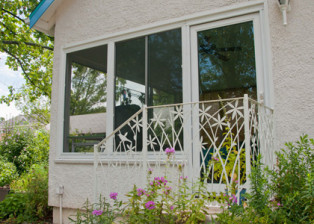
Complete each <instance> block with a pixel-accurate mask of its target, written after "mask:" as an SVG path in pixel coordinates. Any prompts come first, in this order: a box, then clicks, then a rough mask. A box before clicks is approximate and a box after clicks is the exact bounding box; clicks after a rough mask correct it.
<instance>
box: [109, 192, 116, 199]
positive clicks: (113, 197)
mask: <svg viewBox="0 0 314 224" xmlns="http://www.w3.org/2000/svg"><path fill="white" fill-rule="evenodd" d="M117 196H118V193H116V192H111V193H110V198H111V199H113V200H117Z"/></svg>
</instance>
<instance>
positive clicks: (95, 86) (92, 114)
mask: <svg viewBox="0 0 314 224" xmlns="http://www.w3.org/2000/svg"><path fill="white" fill-rule="evenodd" d="M106 72H107V46H106V45H104V46H99V47H94V48H90V49H87V50H81V51H77V52H73V53H70V54H68V55H67V84H66V98H65V121H64V134H65V136H64V151H65V152H91V151H93V146H94V144H97V143H98V142H99V141H101V140H102V139H103V138H104V137H105V130H106V116H105V115H106V109H107V104H106V98H107V91H106V87H107V74H106Z"/></svg>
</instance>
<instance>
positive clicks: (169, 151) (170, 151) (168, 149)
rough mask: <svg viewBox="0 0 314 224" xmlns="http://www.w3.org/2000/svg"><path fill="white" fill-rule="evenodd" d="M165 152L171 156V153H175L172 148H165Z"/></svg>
mask: <svg viewBox="0 0 314 224" xmlns="http://www.w3.org/2000/svg"><path fill="white" fill-rule="evenodd" d="M165 152H166V154H167V155H168V156H171V155H172V154H174V153H175V150H174V148H166V150H165Z"/></svg>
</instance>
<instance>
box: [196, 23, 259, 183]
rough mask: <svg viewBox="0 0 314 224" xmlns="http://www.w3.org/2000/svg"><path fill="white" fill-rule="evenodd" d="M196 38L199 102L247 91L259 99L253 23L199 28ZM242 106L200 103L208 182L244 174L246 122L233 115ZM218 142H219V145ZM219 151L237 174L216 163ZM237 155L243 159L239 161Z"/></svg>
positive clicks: (240, 102)
mask: <svg viewBox="0 0 314 224" xmlns="http://www.w3.org/2000/svg"><path fill="white" fill-rule="evenodd" d="M197 37H198V57H199V58H198V60H199V61H198V66H199V99H200V101H207V100H216V99H219V98H221V99H227V98H235V97H243V95H244V94H248V95H249V97H250V98H253V99H256V97H257V94H256V67H255V50H254V29H253V22H252V21H249V22H244V23H239V24H234V25H228V26H224V27H219V28H213V29H208V30H205V31H200V32H198V34H197ZM241 107H242V108H243V104H242V101H239V102H238V101H236V102H215V103H214V102H211V103H204V104H202V105H200V110H202V111H204V112H206V113H208V119H207V118H205V119H204V117H203V118H202V117H200V119H199V122H200V125H199V126H200V127H202V128H200V132H199V133H200V139H202V140H201V141H202V145H203V146H202V152H201V157H200V158H201V160H204V164H205V165H204V167H203V168H202V170H201V176H202V177H203V178H204V177H205V176H204V175H207V178H208V179H207V181H208V183H209V182H211V183H224V184H225V183H227V181H226V178H228V179H229V181H231V178H235V177H236V176H237V175H239V174H240V175H239V178H240V177H242V176H243V174H244V173H245V172H244V169H243V168H242V165H241V168H240V164H243V163H244V164H245V159H244V158H245V150H244V149H245V147H246V146H244V129H243V126H242V128H241V127H239V126H241V124H243V118H242V117H241V116H239V117H238V116H237V115H236V116H234V115H233V114H231V112H232V109H233V108H235V109H236V110H239V113H241V109H240V108H241ZM205 108H206V109H205ZM242 113H243V112H242ZM202 116H203V115H202ZM233 116H234V118H233ZM205 117H206V116H205ZM217 122H220V123H219V125H221V126H219V125H217V124H218V123H217ZM222 124H223V125H222ZM213 140H214V141H213ZM222 142H223V144H221V143H222ZM216 144H217V145H219V144H220V145H219V147H217V145H216ZM239 152H240V155H239ZM217 154H219V155H220V156H219V157H221V159H223V161H225V160H226V161H227V160H228V162H229V165H230V164H231V165H232V166H234V167H236V165H235V164H238V165H237V167H238V168H236V169H239V170H238V171H237V172H236V173H237V175H235V177H231V176H229V175H228V176H227V177H226V176H224V174H223V173H222V172H221V170H220V168H219V166H217V165H213V163H212V162H211V161H212V155H216V156H217ZM204 155H207V156H204ZM237 155H238V156H240V161H241V162H237V161H239V160H238V157H237ZM234 158H237V159H236V160H235V159H234ZM235 161H236V162H235ZM201 163H203V161H201ZM205 167H206V168H207V167H209V169H208V173H206V174H205V173H203V171H204V170H205V169H204V168H205ZM242 181H243V179H242Z"/></svg>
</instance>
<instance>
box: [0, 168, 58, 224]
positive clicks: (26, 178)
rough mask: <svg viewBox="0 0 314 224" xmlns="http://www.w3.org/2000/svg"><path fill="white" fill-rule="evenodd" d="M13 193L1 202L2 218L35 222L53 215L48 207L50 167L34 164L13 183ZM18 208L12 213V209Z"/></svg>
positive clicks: (0, 216)
mask: <svg viewBox="0 0 314 224" xmlns="http://www.w3.org/2000/svg"><path fill="white" fill-rule="evenodd" d="M11 188H12V189H13V190H14V192H16V193H11V194H10V196H9V197H6V198H5V199H4V200H3V201H2V202H0V214H1V215H0V219H7V218H16V222H20V221H21V222H22V221H27V222H33V221H36V220H43V219H46V218H47V217H50V216H51V211H52V210H51V208H50V207H48V168H47V167H46V166H45V165H44V164H42V165H39V164H34V165H33V166H32V167H31V169H30V170H29V172H28V173H25V174H23V175H22V176H21V177H20V178H19V179H18V180H17V181H14V182H13V183H12V184H11ZM14 207H16V208H21V209H17V210H16V211H15V212H13V213H12V209H13V208H14Z"/></svg>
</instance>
